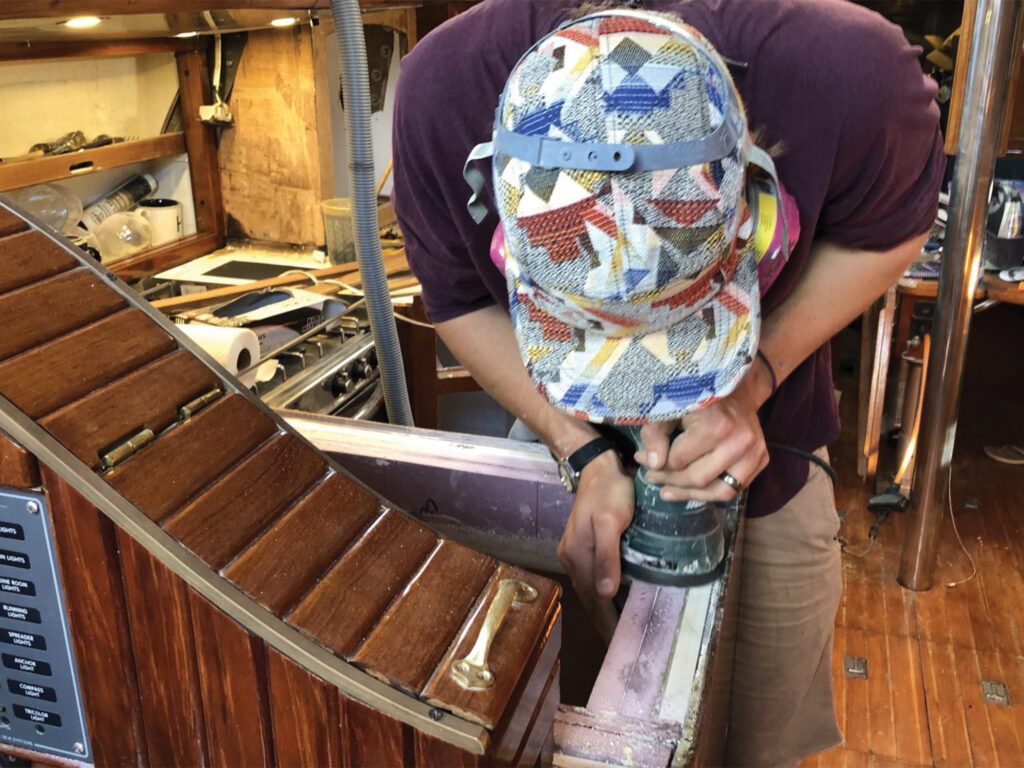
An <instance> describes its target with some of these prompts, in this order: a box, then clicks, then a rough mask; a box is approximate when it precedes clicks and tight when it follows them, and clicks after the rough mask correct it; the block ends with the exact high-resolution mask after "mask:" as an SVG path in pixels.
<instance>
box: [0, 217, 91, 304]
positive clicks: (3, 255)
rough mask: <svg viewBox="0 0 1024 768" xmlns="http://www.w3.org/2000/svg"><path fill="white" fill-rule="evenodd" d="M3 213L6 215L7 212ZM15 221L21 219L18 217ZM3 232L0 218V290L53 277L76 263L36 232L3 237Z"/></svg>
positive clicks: (0, 291)
mask: <svg viewBox="0 0 1024 768" xmlns="http://www.w3.org/2000/svg"><path fill="white" fill-rule="evenodd" d="M3 213H4V215H5V216H9V214H7V212H6V211H4V212H3ZM14 221H17V222H19V223H20V222H21V220H20V219H14ZM12 226H13V225H12ZM22 227H24V224H22ZM4 234H6V233H4V231H3V223H2V221H0V238H2V239H0V264H2V265H3V268H2V269H0V293H6V292H7V291H13V290H14V289H15V288H20V287H21V286H23V285H28V284H29V283H34V282H36V281H38V280H43V279H45V278H47V277H53V276H54V275H56V274H59V273H61V272H64V271H66V270H69V269H71V268H72V267H73V266H75V264H76V262H75V260H74V259H73V258H71V257H70V256H68V254H67V253H65V252H64V251H63V250H62V249H60V248H59V247H58V246H57V245H56V244H55V243H54V242H53V241H52V240H50V239H49V238H47V237H44V236H43V235H41V234H40V233H38V232H22V233H21V234H19V235H11V236H9V237H2V235H4Z"/></svg>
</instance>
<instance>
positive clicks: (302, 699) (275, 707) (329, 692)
mask: <svg viewBox="0 0 1024 768" xmlns="http://www.w3.org/2000/svg"><path fill="white" fill-rule="evenodd" d="M267 681H268V686H269V688H270V720H271V723H272V725H273V729H274V732H273V742H274V763H275V764H276V765H282V766H286V765H310V766H318V767H319V768H342V765H343V764H344V763H343V756H342V741H343V739H342V733H343V732H344V730H345V721H344V719H343V718H344V716H345V713H344V711H343V704H342V702H343V697H342V696H340V695H339V693H338V689H337V688H335V687H334V686H333V685H329V684H327V683H325V682H324V681H323V680H321V679H320V678H318V677H316V676H315V675H313V674H310V673H309V672H307V671H306V670H304V669H303V668H302V667H300V666H298V665H297V664H296V663H295V662H293V661H292V660H291V659H289V658H287V657H285V656H283V655H281V654H280V653H278V652H277V651H275V650H274V649H273V648H268V649H267ZM311 712H315V713H317V714H318V715H319V717H310V713H311ZM354 738H357V736H356V735H355V734H351V735H349V737H348V739H354ZM348 739H345V740H346V741H347V740H348Z"/></svg>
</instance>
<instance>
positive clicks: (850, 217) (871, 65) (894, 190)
mask: <svg viewBox="0 0 1024 768" xmlns="http://www.w3.org/2000/svg"><path fill="white" fill-rule="evenodd" d="M851 44H855V45H856V48H855V49H851V50H850V51H848V52H849V53H851V54H853V52H854V50H855V53H856V56H855V58H850V59H846V63H845V64H843V65H842V66H843V68H844V71H845V73H844V75H843V77H842V80H841V82H840V83H837V84H836V86H835V87H838V88H840V89H841V90H842V93H843V98H842V99H840V101H839V105H840V108H841V109H842V110H844V112H845V114H844V115H843V117H844V119H843V122H842V125H843V128H842V132H841V134H840V145H839V152H838V153H837V157H836V165H835V167H834V169H833V173H832V181H831V183H830V185H829V189H828V192H827V197H826V200H825V201H824V206H823V209H822V215H821V217H820V219H819V230H818V234H819V235H821V236H824V237H827V238H829V239H831V240H833V241H835V242H837V243H839V244H841V245H845V246H848V247H851V248H864V249H868V250H879V251H880V250H886V249H889V248H893V247H895V246H897V245H899V244H900V243H902V242H904V241H906V240H908V239H910V238H912V237H915V236H917V235H920V234H921V233H923V232H926V231H927V230H928V228H929V227H930V226H931V224H932V223H933V222H934V220H935V214H936V209H937V207H938V192H939V188H940V185H941V183H942V177H943V173H944V171H945V163H946V157H945V154H944V152H943V138H942V133H941V130H940V128H939V109H938V105H937V104H936V102H935V93H936V90H937V85H936V83H935V82H934V81H933V80H931V79H930V78H928V77H926V76H925V75H924V74H923V73H922V71H921V66H920V64H919V62H918V58H917V56H918V53H919V51H918V49H916V48H914V47H912V46H911V45H909V44H908V43H907V42H906V40H905V39H904V37H903V35H902V33H901V32H900V30H899V28H898V27H896V26H895V25H891V24H889V23H888V22H880V23H878V24H877V25H874V26H872V27H871V28H870V29H868V30H865V34H864V35H862V36H860V37H859V39H857V40H855V41H847V45H851ZM839 61H843V57H842V56H840V57H839ZM851 65H853V66H851Z"/></svg>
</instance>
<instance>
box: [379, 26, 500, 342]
mask: <svg viewBox="0 0 1024 768" xmlns="http://www.w3.org/2000/svg"><path fill="white" fill-rule="evenodd" d="M421 45H424V44H421ZM416 53H421V52H420V51H414V52H413V54H410V56H409V57H407V58H409V59H410V60H409V61H408V62H407V63H405V64H403V72H402V76H401V77H400V78H399V82H398V87H397V92H396V102H395V113H394V123H393V132H392V144H393V158H394V184H393V188H392V203H393V205H394V207H395V213H396V215H397V218H398V225H399V227H400V229H401V231H402V236H403V238H404V241H405V252H406V257H407V259H408V261H409V267H410V269H411V270H412V272H413V274H414V275H415V276H416V278H417V279H418V280H419V282H420V284H421V285H422V287H423V304H424V308H425V310H426V313H427V317H428V318H430V320H431V321H432V322H435V323H437V322H443V321H445V320H450V319H452V318H454V317H458V316H459V315H462V314H465V313H467V312H471V311H473V310H475V309H479V308H481V307H484V306H488V305H490V304H494V299H493V297H492V296H491V294H490V293H489V291H488V289H487V286H486V285H485V283H484V281H483V280H482V279H481V277H480V274H479V272H478V270H477V265H476V264H475V261H474V259H473V258H472V257H471V256H470V254H469V252H468V251H469V249H468V245H467V243H466V240H465V237H464V233H463V232H461V231H460V229H459V225H458V224H457V223H456V220H455V219H456V217H458V216H460V212H459V211H453V210H452V206H453V205H455V204H456V201H455V199H454V198H455V196H456V194H458V193H462V194H464V198H465V199H464V200H463V205H464V203H465V200H468V198H469V195H470V189H469V187H468V186H466V185H465V183H464V182H462V177H461V171H462V166H461V164H460V162H459V161H458V160H456V159H455V157H454V156H453V153H452V152H451V151H445V150H446V149H448V150H450V148H451V145H452V140H453V133H454V132H453V131H452V126H451V124H450V122H449V119H450V118H451V115H452V113H451V112H448V116H447V117H446V116H445V113H446V110H445V109H439V108H438V104H439V102H441V103H443V100H444V94H437V93H434V94H433V95H432V93H433V91H434V89H436V88H437V82H438V80H439V79H443V78H439V77H438V75H437V72H436V71H433V72H432V71H431V67H430V64H429V62H428V61H425V60H424V57H423V56H415V55H414V54H416ZM453 106H454V105H453ZM456 176H457V177H458V178H457V180H456V178H455V177H456ZM462 218H466V217H462Z"/></svg>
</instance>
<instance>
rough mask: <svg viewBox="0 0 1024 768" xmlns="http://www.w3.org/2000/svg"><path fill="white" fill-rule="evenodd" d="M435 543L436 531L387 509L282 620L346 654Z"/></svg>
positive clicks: (359, 641) (356, 643) (355, 646)
mask: <svg viewBox="0 0 1024 768" xmlns="http://www.w3.org/2000/svg"><path fill="white" fill-rule="evenodd" d="M437 545H438V540H437V537H436V536H435V535H434V534H433V533H432V532H431V531H430V530H428V529H427V528H424V527H423V526H422V525H420V524H419V523H417V522H416V521H415V520H413V519H412V518H410V517H406V516H405V515H403V514H402V513H400V512H394V511H389V512H387V513H386V514H385V515H384V516H383V517H381V518H380V520H378V521H377V522H376V523H375V524H374V525H373V526H371V527H370V528H369V530H367V531H366V533H365V534H364V535H363V536H362V537H361V538H360V539H359V541H357V542H356V543H355V544H354V545H353V546H352V548H351V549H349V550H348V551H347V552H346V553H345V554H344V555H343V556H342V558H341V559H340V560H339V561H338V562H337V564H336V565H335V566H334V567H333V568H331V570H330V571H329V572H328V573H327V575H326V576H324V578H323V580H322V581H321V582H320V583H319V584H318V585H317V586H316V587H315V588H314V589H313V591H312V592H310V593H309V595H308V596H307V597H306V598H305V599H304V600H303V601H302V602H301V603H299V605H298V606H297V607H296V608H295V610H294V611H292V612H291V614H290V615H289V616H288V623H289V624H292V625H293V626H296V627H298V628H299V629H303V630H305V631H306V632H309V633H310V634H311V635H313V636H314V637H317V638H319V639H320V642H321V643H323V644H324V645H326V646H327V647H328V648H330V649H332V650H333V651H334V652H335V653H337V654H338V655H339V656H341V657H343V658H346V659H348V658H350V657H351V656H352V653H353V652H354V651H355V649H356V648H357V647H358V646H359V643H361V642H362V640H363V638H364V637H366V635H367V633H368V632H369V631H370V629H371V628H372V627H373V625H374V624H376V623H377V621H378V620H379V619H380V617H381V614H383V612H384V610H385V609H386V608H387V607H388V605H389V604H390V603H391V601H392V600H394V599H395V597H397V596H398V594H399V593H400V592H401V590H402V589H403V588H404V587H405V586H406V584H408V583H409V580H410V578H412V576H413V574H414V573H415V572H416V571H417V570H418V569H419V567H420V566H421V565H422V564H423V561H424V560H425V559H426V558H427V555H429V554H430V552H431V551H432V550H433V549H434V548H435V547H436V546H437Z"/></svg>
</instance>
